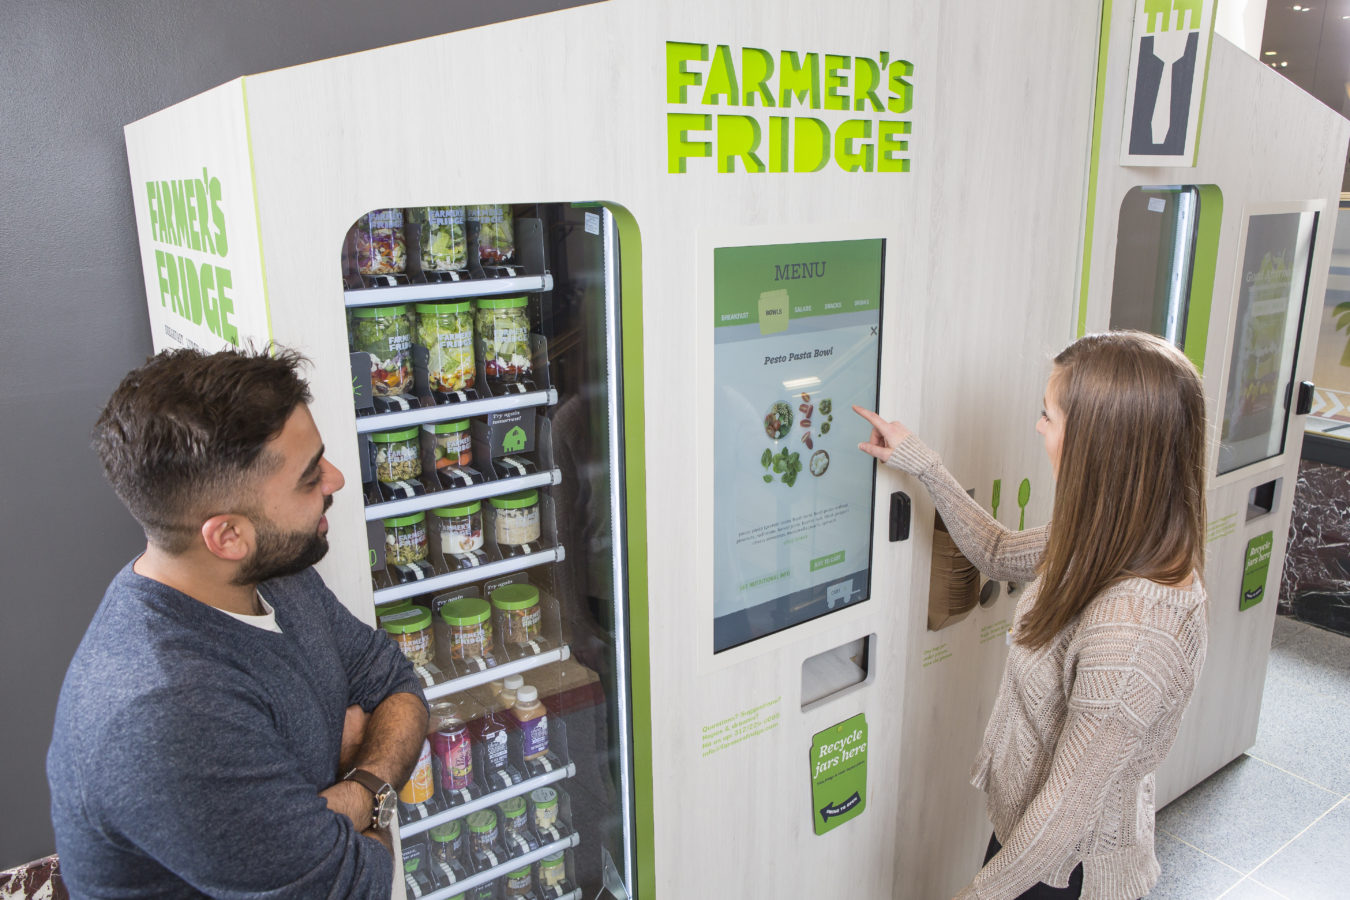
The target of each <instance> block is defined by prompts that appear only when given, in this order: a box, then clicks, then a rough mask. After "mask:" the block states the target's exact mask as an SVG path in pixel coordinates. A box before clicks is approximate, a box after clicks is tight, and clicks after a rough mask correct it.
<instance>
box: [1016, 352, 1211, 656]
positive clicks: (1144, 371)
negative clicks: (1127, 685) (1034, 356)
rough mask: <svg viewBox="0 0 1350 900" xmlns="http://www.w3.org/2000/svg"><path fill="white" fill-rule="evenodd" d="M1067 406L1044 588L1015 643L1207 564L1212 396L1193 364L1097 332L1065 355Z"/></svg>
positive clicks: (1061, 374) (1027, 642)
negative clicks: (1119, 588)
mask: <svg viewBox="0 0 1350 900" xmlns="http://www.w3.org/2000/svg"><path fill="white" fill-rule="evenodd" d="M1051 389H1052V390H1053V391H1054V392H1055V395H1056V397H1057V400H1058V404H1059V407H1060V409H1061V410H1062V411H1063V415H1064V438H1063V442H1062V444H1061V447H1060V461H1059V473H1058V475H1057V477H1056V485H1055V503H1054V514H1053V517H1052V522H1053V524H1052V526H1051V528H1050V538H1049V543H1048V545H1047V546H1046V550H1045V558H1044V559H1043V560H1042V562H1041V570H1040V573H1041V590H1040V597H1039V599H1038V601H1037V602H1036V604H1035V606H1033V607H1032V609H1031V610H1030V611H1029V612H1028V613H1027V616H1026V618H1025V620H1024V621H1023V623H1022V626H1021V628H1019V629H1018V634H1017V642H1018V643H1020V644H1022V645H1024V646H1027V647H1032V648H1039V647H1043V646H1045V645H1046V644H1047V643H1049V642H1050V641H1051V640H1052V639H1053V638H1054V636H1055V635H1056V634H1058V633H1059V631H1060V630H1061V629H1062V628H1064V626H1065V625H1066V624H1068V623H1069V621H1070V620H1072V619H1073V618H1074V617H1075V616H1077V615H1078V614H1079V613H1080V612H1082V611H1083V608H1084V607H1086V606H1087V605H1088V603H1089V602H1090V601H1091V600H1092V598H1093V597H1095V596H1096V595H1097V594H1098V593H1100V592H1101V591H1102V590H1104V589H1105V588H1107V587H1109V586H1110V585H1112V584H1114V583H1116V582H1118V581H1121V580H1123V579H1125V578H1131V577H1143V578H1147V579H1149V580H1151V581H1156V582H1160V583H1162V584H1180V583H1183V582H1185V581H1186V579H1187V577H1188V576H1189V575H1190V574H1191V572H1192V571H1194V572H1196V573H1200V572H1201V571H1202V569H1203V566H1204V543H1205V542H1204V535H1205V435H1206V429H1205V396H1204V389H1203V387H1202V385H1201V382H1200V376H1199V374H1198V373H1197V372H1196V371H1195V367H1194V366H1193V365H1191V362H1190V361H1189V360H1188V359H1186V357H1185V356H1184V355H1183V354H1182V353H1181V351H1179V350H1177V349H1176V348H1175V347H1173V346H1172V345H1171V344H1169V343H1168V342H1167V341H1165V340H1163V339H1162V338H1159V337H1155V336H1153V335H1150V334H1143V333H1141V332H1134V331H1113V332H1108V333H1105V334H1092V335H1088V336H1086V337H1084V338H1081V339H1079V340H1077V341H1075V342H1074V343H1073V344H1070V345H1069V346H1068V347H1067V348H1066V349H1065V350H1064V351H1063V352H1062V353H1060V354H1059V356H1057V357H1055V369H1054V372H1053V373H1052V375H1051Z"/></svg>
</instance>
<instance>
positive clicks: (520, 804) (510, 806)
mask: <svg viewBox="0 0 1350 900" xmlns="http://www.w3.org/2000/svg"><path fill="white" fill-rule="evenodd" d="M501 809H502V830H503V831H504V832H506V836H507V837H514V836H515V835H518V834H522V835H523V834H524V833H525V826H526V824H527V823H528V822H529V818H530V817H529V812H528V810H527V809H526V806H525V798H524V797H511V798H509V799H507V800H503V801H502V806H501Z"/></svg>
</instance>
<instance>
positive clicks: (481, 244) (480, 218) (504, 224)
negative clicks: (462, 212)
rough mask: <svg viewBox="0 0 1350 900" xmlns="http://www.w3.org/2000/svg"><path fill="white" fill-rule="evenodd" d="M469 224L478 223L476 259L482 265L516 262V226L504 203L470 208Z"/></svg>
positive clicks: (507, 206) (468, 209)
mask: <svg viewBox="0 0 1350 900" xmlns="http://www.w3.org/2000/svg"><path fill="white" fill-rule="evenodd" d="M466 214H467V216H468V219H469V221H470V222H477V223H478V259H479V261H480V262H482V263H483V264H484V265H488V266H504V265H507V264H508V263H513V262H515V261H516V224H515V220H514V218H513V217H512V215H511V207H510V206H509V205H507V204H505V203H493V204H489V205H487V206H470V207H468V208H467V210H466Z"/></svg>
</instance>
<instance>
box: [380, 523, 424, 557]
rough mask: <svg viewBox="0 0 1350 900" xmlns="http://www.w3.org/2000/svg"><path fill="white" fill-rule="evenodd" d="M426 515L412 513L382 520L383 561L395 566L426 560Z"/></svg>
mask: <svg viewBox="0 0 1350 900" xmlns="http://www.w3.org/2000/svg"><path fill="white" fill-rule="evenodd" d="M427 553H428V548H427V514H426V513H424V512H418V513H412V514H411V515H407V516H395V517H394V518H392V519H385V520H384V561H385V562H386V563H389V564H391V565H395V566H405V565H407V564H408V563H415V562H420V561H421V560H424V559H426V558H427Z"/></svg>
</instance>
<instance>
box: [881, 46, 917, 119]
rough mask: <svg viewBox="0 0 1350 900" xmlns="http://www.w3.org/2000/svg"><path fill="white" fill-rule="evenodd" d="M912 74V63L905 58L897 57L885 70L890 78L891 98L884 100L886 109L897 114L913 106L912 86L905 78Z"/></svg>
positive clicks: (905, 111)
mask: <svg viewBox="0 0 1350 900" xmlns="http://www.w3.org/2000/svg"><path fill="white" fill-rule="evenodd" d="M913 74H914V63H912V62H910V61H909V60H907V59H897V60H896V61H895V62H893V63H891V66H890V68H889V69H888V70H887V75H888V77H889V79H890V84H889V88H890V91H891V98H890V99H889V100H887V101H886V109H888V110H890V111H891V112H893V113H896V114H897V115H900V114H903V113H907V112H909V111H910V108H911V107H913V106H914V86H913V85H911V84H910V83H909V82H908V81H906V80H905V79H906V78H907V77H908V76H910V75H913Z"/></svg>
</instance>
